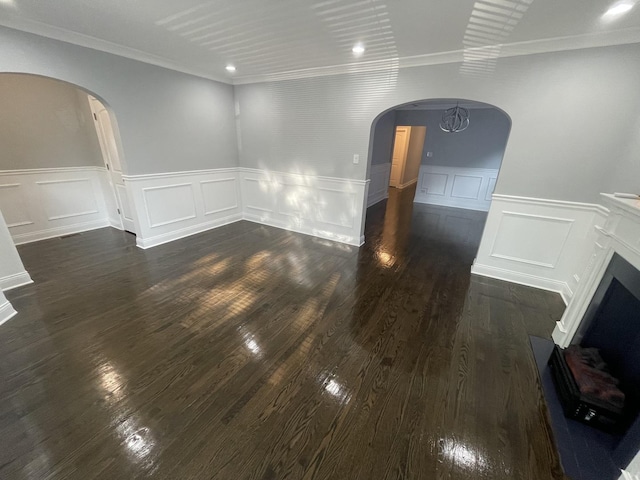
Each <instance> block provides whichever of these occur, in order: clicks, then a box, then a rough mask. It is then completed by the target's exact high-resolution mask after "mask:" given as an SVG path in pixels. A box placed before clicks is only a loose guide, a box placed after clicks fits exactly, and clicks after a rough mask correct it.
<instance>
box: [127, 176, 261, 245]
mask: <svg viewBox="0 0 640 480" xmlns="http://www.w3.org/2000/svg"><path fill="white" fill-rule="evenodd" d="M124 180H125V184H126V185H127V193H128V195H130V198H131V199H132V200H133V202H132V205H133V206H134V208H135V210H136V211H135V213H132V215H133V216H134V218H137V220H138V222H137V225H138V234H137V245H138V246H139V247H140V248H149V247H153V246H156V245H161V244H163V243H167V242H171V241H173V240H177V239H179V238H183V237H187V236H189V235H193V234H196V233H200V232H203V231H205V230H209V229H212V228H215V227H219V226H222V225H226V224H228V223H231V222H236V221H238V220H241V219H242V208H241V206H240V205H241V203H240V201H239V199H240V187H239V181H238V171H237V168H220V169H212V170H198V171H187V172H173V173H162V174H150V175H126V176H124ZM258 201H259V200H258ZM125 214H126V212H125Z"/></svg>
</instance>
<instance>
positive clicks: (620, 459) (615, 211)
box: [553, 194, 640, 467]
mask: <svg viewBox="0 0 640 480" xmlns="http://www.w3.org/2000/svg"><path fill="white" fill-rule="evenodd" d="M602 202H603V204H604V206H605V207H606V208H607V209H608V211H609V213H608V215H607V216H606V218H603V219H600V220H599V221H598V222H597V223H600V224H596V225H594V231H593V234H592V236H593V246H592V249H591V252H590V254H589V257H588V261H587V262H586V263H587V264H586V267H585V268H584V271H583V272H582V275H581V277H580V282H579V284H578V286H577V288H576V291H575V294H574V295H573V297H572V298H571V300H570V301H569V303H568V305H567V308H566V310H565V312H564V315H563V316H562V318H561V319H560V321H558V322H557V323H556V328H555V329H554V332H553V340H554V342H555V343H556V344H557V345H558V346H559V347H561V348H566V347H568V346H569V345H572V344H574V345H582V346H584V347H596V348H598V349H600V350H601V351H602V352H603V357H608V358H605V359H606V360H607V361H608V362H612V365H611V366H612V370H616V371H617V373H618V374H620V375H622V376H623V377H624V378H623V383H625V384H626V385H631V386H632V389H636V388H637V391H635V392H630V393H631V397H632V400H631V401H632V402H633V403H634V404H638V403H639V402H640V393H638V392H640V348H635V347H638V345H640V200H632V199H622V198H617V197H615V196H613V195H610V194H603V195H602ZM625 365H627V366H629V365H630V366H631V368H629V369H626V370H625V369H624V366H625ZM636 386H637V387H636ZM627 427H628V428H626V429H625V430H626V431H625V432H624V433H623V435H621V436H620V437H619V438H618V440H616V442H615V445H614V446H613V449H612V450H611V459H612V460H613V461H614V463H615V464H616V465H618V466H619V467H624V466H625V465H628V464H629V462H630V461H631V460H632V459H633V458H634V457H635V456H637V455H638V451H639V450H640V420H639V419H638V417H637V411H636V416H635V421H634V420H633V417H631V418H629V419H628V422H627Z"/></svg>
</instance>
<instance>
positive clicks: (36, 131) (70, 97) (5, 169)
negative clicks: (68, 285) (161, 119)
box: [0, 72, 136, 289]
mask: <svg viewBox="0 0 640 480" xmlns="http://www.w3.org/2000/svg"><path fill="white" fill-rule="evenodd" d="M0 99H1V102H2V105H3V108H2V112H0V139H1V140H0V142H1V143H2V146H3V155H2V156H0V211H1V212H2V216H3V222H2V223H3V224H2V225H0V227H2V229H3V230H5V232H4V233H5V235H3V238H5V240H4V241H2V242H1V243H2V244H1V245H0V252H1V253H2V255H3V257H5V258H9V257H12V258H13V257H15V259H16V260H15V261H13V262H6V263H3V265H2V271H0V278H10V279H15V282H14V281H13V280H12V281H9V280H7V281H6V282H5V283H4V284H3V285H2V286H1V288H3V289H9V288H13V287H16V286H19V285H21V284H24V283H27V282H26V281H25V279H26V280H28V279H29V276H28V274H26V272H24V268H23V266H22V265H20V260H19V258H18V255H17V251H16V248H15V245H21V244H26V243H31V242H36V241H40V240H46V239H50V238H60V237H67V236H69V235H75V234H79V233H82V232H86V231H89V230H97V229H100V228H103V227H114V228H116V229H118V230H126V231H129V232H131V233H134V234H135V232H136V225H135V222H134V221H133V218H134V216H133V215H132V210H133V209H131V208H130V205H129V200H128V195H127V194H126V189H125V187H124V183H123V180H122V177H123V175H124V174H125V172H126V167H125V160H124V156H123V154H122V147H121V141H120V136H119V132H118V126H117V122H116V119H115V116H114V114H113V112H112V111H111V110H110V108H109V107H108V104H107V102H106V101H104V100H103V99H102V98H101V97H100V96H99V95H97V94H95V93H93V92H89V91H87V90H86V89H84V88H82V87H79V86H76V85H73V84H71V83H68V82H65V81H62V80H57V79H54V78H50V77H45V76H39V75H32V74H25V73H5V72H3V73H0ZM5 243H6V245H5ZM5 270H7V271H5Z"/></svg>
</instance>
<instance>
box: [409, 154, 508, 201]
mask: <svg viewBox="0 0 640 480" xmlns="http://www.w3.org/2000/svg"><path fill="white" fill-rule="evenodd" d="M497 178H498V170H492V169H486V168H458V167H442V166H436V165H421V166H420V172H419V173H418V186H417V188H416V197H415V200H414V201H416V202H418V203H428V204H431V205H442V206H445V207H457V208H467V209H469V210H481V211H484V212H487V211H489V207H490V206H491V195H492V194H493V189H494V188H495V186H496V179H497Z"/></svg>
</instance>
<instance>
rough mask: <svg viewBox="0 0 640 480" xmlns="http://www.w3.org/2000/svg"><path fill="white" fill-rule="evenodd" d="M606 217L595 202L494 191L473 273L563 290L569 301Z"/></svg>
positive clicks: (548, 288) (562, 292) (537, 286)
mask: <svg viewBox="0 0 640 480" xmlns="http://www.w3.org/2000/svg"><path fill="white" fill-rule="evenodd" d="M606 215H607V210H606V209H604V208H603V207H601V206H599V205H595V204H585V203H574V202H563V201H555V200H546V199H536V198H524V197H511V196H507V195H493V202H492V204H491V209H490V210H489V214H488V216H487V223H486V226H485V230H484V235H483V237H482V241H481V243H480V248H479V250H478V255H477V257H476V260H475V262H474V264H473V267H472V269H471V271H472V273H475V274H477V275H483V276H487V277H493V278H497V279H500V280H506V281H509V282H514V283H519V284H523V285H528V286H531V287H536V288H541V289H544V290H551V291H554V292H558V293H560V294H561V295H562V297H563V299H564V301H565V303H567V302H568V301H569V300H570V299H571V297H572V296H573V292H575V290H576V288H577V286H578V283H579V282H580V279H581V278H582V276H583V272H584V270H585V268H586V266H587V264H588V261H589V255H590V251H591V249H592V245H593V239H594V237H595V228H594V226H595V225H598V224H600V223H602V222H603V219H604V218H606Z"/></svg>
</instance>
